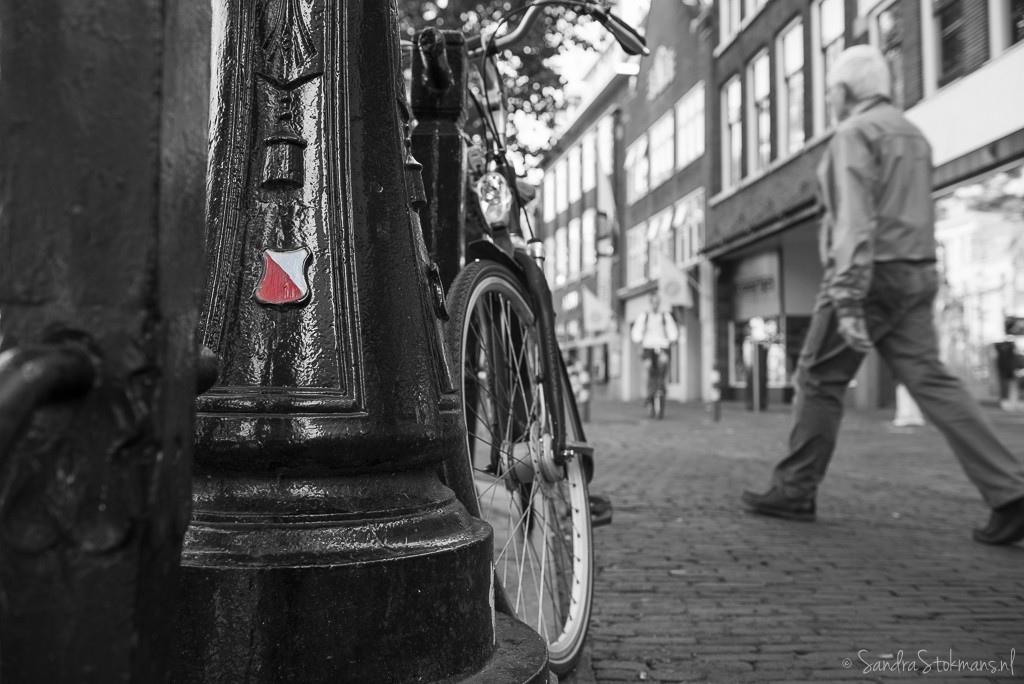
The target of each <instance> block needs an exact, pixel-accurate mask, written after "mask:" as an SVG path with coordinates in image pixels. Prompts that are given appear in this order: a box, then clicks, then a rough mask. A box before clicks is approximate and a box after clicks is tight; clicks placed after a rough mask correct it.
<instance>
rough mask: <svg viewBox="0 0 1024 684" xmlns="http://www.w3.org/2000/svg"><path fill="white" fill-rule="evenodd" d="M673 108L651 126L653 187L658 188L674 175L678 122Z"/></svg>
mask: <svg viewBox="0 0 1024 684" xmlns="http://www.w3.org/2000/svg"><path fill="white" fill-rule="evenodd" d="M672 117H673V110H671V109H670V110H668V111H667V112H666V113H665V115H664V116H662V117H661V118H660V119H658V120H657V121H656V122H655V123H654V125H653V126H651V187H652V188H656V187H658V186H659V185H661V184H662V183H664V182H665V181H667V180H668V179H669V178H671V177H672V171H673V170H674V168H675V159H674V158H673V156H672V155H673V154H674V153H675V141H674V140H673V139H672V136H673V135H674V134H675V127H676V122H675V120H674V119H673V118H672Z"/></svg>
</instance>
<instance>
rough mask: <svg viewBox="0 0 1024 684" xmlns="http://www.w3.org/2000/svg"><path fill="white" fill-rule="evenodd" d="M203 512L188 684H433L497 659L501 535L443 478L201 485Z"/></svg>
mask: <svg viewBox="0 0 1024 684" xmlns="http://www.w3.org/2000/svg"><path fill="white" fill-rule="evenodd" d="M292 497H296V498H294V499H292ZM299 497H301V501H303V502H305V506H304V507H305V508H309V507H310V503H309V502H316V507H317V508H319V509H321V511H320V512H314V511H313V510H308V511H305V512H288V511H289V509H291V510H292V511H295V510H296V508H298V510H300V511H301V510H302V507H303V506H301V505H300V498H299ZM256 498H258V499H259V500H260V503H259V504H258V505H254V504H256V502H255V501H254V500H253V499H256ZM290 499H291V500H290ZM196 503H197V506H196V508H197V510H196V512H195V516H194V518H193V521H192V525H191V527H190V528H189V531H188V534H187V536H186V540H185V550H184V553H183V568H182V570H183V582H182V593H181V608H180V610H179V615H178V634H179V639H180V640H181V651H180V657H179V659H178V671H177V672H176V673H175V681H178V682H266V683H267V684H271V683H273V684H278V683H280V682H332V683H336V682H360V683H363V682H414V681H415V682H429V681H437V680H444V679H449V678H452V677H455V676H458V675H459V674H460V673H466V672H475V671H478V670H480V669H481V668H484V667H485V666H486V665H487V664H488V660H489V659H493V658H494V651H495V640H494V627H493V624H494V623H493V620H494V617H493V609H492V608H491V606H492V602H491V594H492V591H493V588H492V579H491V578H492V571H491V553H492V546H491V545H492V537H491V530H490V528H489V527H487V525H486V524H484V523H483V522H481V521H480V520H478V519H476V518H472V517H470V516H469V514H468V513H466V511H465V509H464V508H463V507H462V505H461V504H459V503H458V502H457V501H456V500H455V498H454V496H453V495H452V494H451V491H450V490H448V489H447V488H446V487H444V486H443V485H441V484H440V483H439V482H438V481H437V478H436V476H435V475H434V474H433V473H432V472H430V471H420V472H415V473H398V474H392V475H376V476H372V477H371V476H368V477H351V478H331V479H330V480H329V481H326V482H318V481H316V480H313V479H303V480H289V479H288V478H282V479H280V480H276V481H273V482H271V483H267V482H265V481H264V482H263V483H262V484H257V483H254V482H253V481H252V480H250V479H249V478H240V479H239V480H238V481H231V480H229V479H228V478H221V477H218V478H209V479H204V478H197V480H196ZM341 506H344V507H345V508H347V510H341V509H340V507H341ZM214 507H216V508H218V509H220V510H211V508H214ZM331 508H333V509H334V510H330V509H331ZM255 511H259V512H258V513H257V512H255ZM533 636H536V635H533ZM538 638H539V637H538ZM540 648H541V649H542V653H543V659H544V660H545V661H546V656H547V651H546V648H545V646H544V644H543V642H540ZM545 664H546V663H545ZM480 681H483V680H480ZM492 681H494V680H492ZM502 681H511V680H502ZM517 681H518V680H517ZM522 681H533V680H532V679H529V680H527V679H524V680H522Z"/></svg>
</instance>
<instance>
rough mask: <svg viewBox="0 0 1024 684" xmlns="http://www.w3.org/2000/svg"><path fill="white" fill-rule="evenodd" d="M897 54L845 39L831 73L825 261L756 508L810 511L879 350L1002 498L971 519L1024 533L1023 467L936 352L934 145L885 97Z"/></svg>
mask: <svg viewBox="0 0 1024 684" xmlns="http://www.w3.org/2000/svg"><path fill="white" fill-rule="evenodd" d="M889 79H890V77H889V70H888V65H887V63H886V61H885V58H884V57H882V55H881V53H879V52H878V50H876V49H875V48H873V47H870V46H866V45H860V46H856V47H852V48H849V49H848V50H845V51H844V52H843V53H842V54H840V56H839V57H838V58H837V59H836V62H835V65H834V66H833V67H832V69H831V71H830V72H829V74H828V81H827V87H828V91H827V98H828V101H829V105H830V106H831V108H832V112H833V114H834V116H835V117H836V118H837V120H838V123H837V125H836V129H835V132H834V134H833V136H832V139H831V141H830V142H829V146H828V149H827V151H826V152H825V155H824V158H823V159H822V161H821V164H820V166H819V167H818V180H819V183H820V190H821V196H822V202H823V205H824V209H825V216H824V218H823V221H822V226H821V234H820V245H819V246H820V251H821V257H822V261H823V264H824V266H825V274H824V277H823V279H822V287H821V290H820V292H819V294H818V299H817V301H816V303H815V307H814V315H813V317H812V319H811V324H810V328H809V329H808V332H807V339H806V341H805V343H804V347H803V350H802V351H801V354H800V360H799V363H798V364H797V372H796V377H795V383H796V399H795V402H794V407H793V427H792V431H791V433H790V438H789V455H788V456H786V458H784V459H783V460H782V461H781V462H780V463H779V464H778V465H777V466H776V467H775V471H774V473H773V477H772V487H771V489H770V490H769V491H768V492H767V493H765V494H755V493H753V492H749V491H748V492H744V494H743V502H744V504H745V506H746V507H747V509H748V510H749V511H751V512H753V513H758V514H762V515H772V516H777V517H782V518H788V519H793V520H814V517H815V498H816V493H817V488H818V485H819V484H820V483H821V481H822V479H823V478H824V477H825V470H826V468H827V467H828V464H829V461H830V460H831V458H832V453H833V451H834V450H835V446H836V437H837V434H838V432H839V425H840V422H841V420H842V416H843V395H844V394H845V392H846V387H847V385H848V384H849V382H850V381H851V380H852V379H853V377H854V375H855V374H856V372H857V369H858V367H859V366H860V364H861V361H862V360H863V359H864V355H865V354H867V353H868V352H869V351H870V350H871V349H872V348H874V349H877V350H878V352H879V354H881V356H882V358H883V359H885V361H886V362H887V363H888V364H889V366H890V367H891V369H892V371H893V373H894V374H895V376H896V378H897V380H898V381H900V382H902V383H903V384H905V385H906V387H907V389H908V390H909V391H910V394H911V395H912V396H913V397H914V400H915V401H916V402H917V404H918V406H919V407H920V408H921V410H922V412H923V413H924V414H925V416H926V417H927V418H928V420H929V422H931V423H932V425H934V426H936V427H937V428H938V429H939V430H941V431H942V433H943V435H944V436H945V438H946V441H947V442H948V443H949V446H950V448H951V449H952V450H953V453H955V454H956V456H957V458H958V459H959V461H960V464H961V466H962V467H963V469H964V472H965V473H966V474H967V477H968V478H970V480H971V481H972V482H973V483H974V485H975V486H976V487H977V488H978V489H979V490H980V492H981V495H982V497H983V498H984V499H985V502H986V503H987V504H988V505H989V507H991V508H992V514H991V517H990V519H989V522H988V524H987V525H986V526H985V527H984V528H980V529H976V530H975V531H974V539H975V540H977V541H979V542H982V543H985V544H1011V543H1014V542H1017V541H1020V540H1021V539H1024V466H1022V465H1021V463H1020V461H1018V460H1017V459H1016V458H1015V457H1014V455H1013V454H1012V453H1010V451H1009V450H1008V449H1007V448H1006V446H1005V445H1003V444H1002V443H1001V442H1000V441H999V439H998V438H997V437H996V436H995V434H994V433H993V431H992V428H991V426H990V425H989V424H988V422H987V420H986V419H985V417H984V415H983V414H982V412H981V409H980V407H979V406H978V404H977V402H975V401H974V399H973V397H971V395H970V394H969V393H968V392H967V391H966V389H965V388H964V386H963V384H962V383H961V382H960V380H958V379H957V378H955V377H954V376H952V375H951V374H950V373H949V371H948V370H947V369H946V367H945V366H944V365H943V363H942V362H941V361H940V360H939V353H938V340H937V336H936V333H935V327H934V322H933V319H932V304H933V302H934V300H935V295H936V292H937V289H938V277H937V271H936V265H935V253H936V250H935V226H934V215H933V204H932V198H931V192H932V185H931V184H932V165H931V156H932V155H931V147H930V145H929V144H928V141H927V140H926V139H925V137H924V135H923V134H922V133H921V131H920V130H918V129H917V128H916V127H915V126H914V125H913V124H911V123H910V122H909V121H908V120H907V119H906V118H905V117H904V116H903V114H902V112H901V111H900V110H899V109H897V108H895V107H893V106H892V104H890V102H889V92H890V80H889Z"/></svg>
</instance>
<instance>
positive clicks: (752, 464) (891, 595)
mask: <svg viewBox="0 0 1024 684" xmlns="http://www.w3.org/2000/svg"><path fill="white" fill-rule="evenodd" d="M989 415H990V417H991V418H992V420H993V423H994V424H995V426H996V429H997V432H998V433H999V434H1000V435H1001V436H1002V437H1003V438H1004V439H1005V440H1006V441H1007V443H1008V444H1010V445H1011V448H1012V449H1013V450H1014V451H1015V452H1017V453H1018V454H1020V455H1022V456H1024V414H1006V413H1001V412H998V411H995V410H992V411H991V412H990V414H989ZM891 418H892V413H891V412H888V411H884V412H883V411H868V412H850V413H849V414H848V415H847V419H846V421H845V423H844V425H843V430H842V432H841V435H840V442H839V447H838V449H837V452H836V456H835V458H834V460H833V461H832V466H831V469H830V472H829V476H828V478H826V481H825V483H824V485H823V486H822V488H821V490H820V491H819V497H818V522H816V523H799V522H789V521H783V520H776V519H771V518H763V517H760V516H754V515H750V514H747V513H745V512H743V510H742V508H741V506H740V503H739V497H740V493H741V492H742V490H743V489H744V488H750V489H755V490H758V491H760V490H763V489H764V488H765V486H766V484H767V482H768V477H769V472H770V468H771V466H772V465H773V464H774V463H775V461H776V460H777V459H778V458H779V456H780V455H781V454H782V453H783V450H784V444H785V440H786V437H787V433H788V426H789V418H788V411H787V409H786V408H784V407H778V408H773V409H771V410H769V411H767V412H765V413H761V414H756V415H755V414H752V413H750V412H747V411H745V410H743V408H742V407H740V406H730V405H726V406H724V407H723V415H722V420H721V421H720V422H717V423H715V422H713V421H711V420H710V414H709V413H707V412H706V411H705V410H704V407H702V406H699V405H681V404H669V406H668V409H667V411H666V417H665V420H664V421H654V420H650V419H648V418H646V417H644V411H643V409H642V407H641V406H639V405H638V404H622V403H618V404H614V403H600V404H597V405H595V406H594V407H593V415H592V421H591V422H590V424H589V427H588V437H589V438H590V441H591V442H592V443H594V444H595V445H596V447H597V448H598V456H597V459H598V460H597V471H596V476H595V480H594V483H593V485H592V489H593V490H594V491H595V492H600V493H604V494H608V495H610V497H611V498H612V501H613V503H614V521H613V523H612V525H610V526H608V527H602V528H599V529H597V530H595V532H594V536H595V567H596V579H595V589H594V614H593V621H592V626H591V632H590V644H589V646H588V651H587V653H586V654H585V656H584V660H583V662H582V663H581V666H580V667H579V668H578V670H577V672H576V673H575V674H574V675H572V676H570V677H568V678H566V679H564V680H563V681H564V682H575V683H584V682H600V683H601V684H605V683H608V682H635V681H648V682H725V683H732V682H736V683H745V682H795V681H800V682H829V683H830V684H835V683H837V682H903V681H911V680H914V679H915V678H920V681H923V682H929V683H932V682H963V681H970V682H976V681H990V682H996V681H998V682H1012V681H1021V682H1024V545H1019V544H1018V545H1015V546H1012V547H1001V548H994V547H986V546H983V545H981V544H977V543H975V542H973V541H972V540H971V538H970V532H971V529H972V528H973V527H975V526H976V525H978V524H981V523H983V522H984V521H985V520H986V518H987V516H988V509H987V508H985V506H984V505H983V503H982V502H981V499H980V497H979V495H978V493H977V491H976V490H975V489H974V487H973V486H972V485H971V484H970V483H969V482H968V481H967V480H966V478H965V476H964V474H963V472H962V471H961V470H960V468H959V466H958V464H957V462H956V460H955V459H954V457H953V455H952V453H951V452H950V451H949V449H948V448H947V447H946V445H945V442H944V441H943V440H942V438H941V436H940V435H939V434H938V432H937V431H936V430H935V429H934V428H932V427H930V426H929V427H923V428H895V427H892V425H891V422H890V421H891ZM919 652H920V657H919ZM951 656H952V658H951ZM936 659H938V662H937V661H936ZM950 660H952V665H951V666H948V665H946V662H948V661H950ZM1011 661H1012V662H1011ZM1011 664H1012V667H1013V672H1012V673H1011V672H1010V671H1009V669H1008V668H1009V667H1010V666H1011ZM1001 666H1002V667H1005V668H1007V669H1004V670H1003V671H1002V672H998V671H997V672H996V673H995V674H993V673H992V671H991V669H989V670H988V671H985V672H978V671H975V672H971V671H969V670H968V669H966V668H968V667H973V668H975V669H977V668H978V667H985V668H988V667H994V668H995V669H996V670H998V669H999V668H1000V667H1001ZM926 668H927V669H926Z"/></svg>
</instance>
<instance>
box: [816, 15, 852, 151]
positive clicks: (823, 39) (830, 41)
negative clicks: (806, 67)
mask: <svg viewBox="0 0 1024 684" xmlns="http://www.w3.org/2000/svg"><path fill="white" fill-rule="evenodd" d="M815 7H816V8H817V22H816V24H815V31H814V37H815V41H814V44H815V55H814V61H815V65H814V66H815V67H816V76H815V77H814V81H815V88H814V92H815V102H817V103H818V106H817V107H816V112H817V117H818V121H817V129H818V130H819V131H824V130H826V129H828V128H830V127H831V126H832V109H831V107H829V105H828V102H827V101H826V98H825V79H826V78H827V77H828V72H829V70H831V68H832V65H833V64H834V63H835V61H836V57H838V56H839V53H840V52H842V51H843V48H844V47H845V45H846V42H845V38H844V33H845V31H846V16H845V11H846V9H845V7H844V6H843V0H820V2H818V4H817V5H815Z"/></svg>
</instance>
